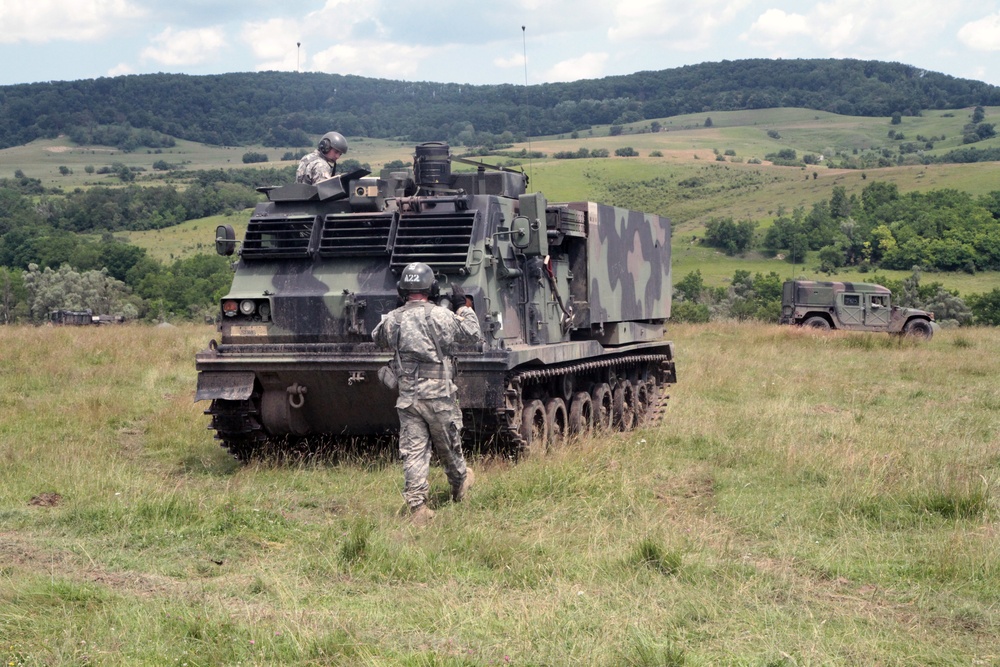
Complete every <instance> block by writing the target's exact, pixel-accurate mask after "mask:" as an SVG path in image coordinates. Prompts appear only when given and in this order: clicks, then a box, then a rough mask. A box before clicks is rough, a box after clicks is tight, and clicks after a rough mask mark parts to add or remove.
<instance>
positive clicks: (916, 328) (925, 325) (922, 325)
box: [903, 320, 934, 340]
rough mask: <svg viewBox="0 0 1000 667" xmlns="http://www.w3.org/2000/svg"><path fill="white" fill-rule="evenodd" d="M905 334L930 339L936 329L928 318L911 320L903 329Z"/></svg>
mask: <svg viewBox="0 0 1000 667" xmlns="http://www.w3.org/2000/svg"><path fill="white" fill-rule="evenodd" d="M903 335H905V336H911V337H913V338H922V339H924V340H930V339H931V336H933V335H934V329H933V328H932V327H931V323H930V322H928V321H927V320H910V321H909V322H907V323H906V327H905V328H904V329H903Z"/></svg>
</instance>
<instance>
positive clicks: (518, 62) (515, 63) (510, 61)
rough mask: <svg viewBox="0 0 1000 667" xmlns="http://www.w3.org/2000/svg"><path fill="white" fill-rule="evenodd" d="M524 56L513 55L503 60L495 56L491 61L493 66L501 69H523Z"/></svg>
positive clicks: (521, 54) (501, 57) (519, 54)
mask: <svg viewBox="0 0 1000 667" xmlns="http://www.w3.org/2000/svg"><path fill="white" fill-rule="evenodd" d="M524 62H525V61H524V54H523V53H515V54H514V55H512V56H510V57H509V58H504V57H503V56H497V57H496V58H494V59H493V64H494V65H496V66H497V67H499V68H501V69H512V68H514V67H524Z"/></svg>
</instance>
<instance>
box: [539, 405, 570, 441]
mask: <svg viewBox="0 0 1000 667" xmlns="http://www.w3.org/2000/svg"><path fill="white" fill-rule="evenodd" d="M545 420H546V421H547V422H548V423H549V438H548V443H549V448H550V449H553V448H556V447H559V446H560V445H562V444H563V443H564V442H566V437H567V436H568V435H569V420H568V418H567V415H566V401H564V400H562V399H561V398H550V399H549V400H548V401H547V402H546V403H545Z"/></svg>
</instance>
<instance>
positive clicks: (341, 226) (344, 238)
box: [319, 213, 395, 257]
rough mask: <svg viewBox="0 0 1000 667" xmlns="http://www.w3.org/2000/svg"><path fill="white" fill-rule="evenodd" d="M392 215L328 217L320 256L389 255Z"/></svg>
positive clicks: (374, 214)
mask: <svg viewBox="0 0 1000 667" xmlns="http://www.w3.org/2000/svg"><path fill="white" fill-rule="evenodd" d="M394 215H395V214H393V213H373V214H371V215H351V216H345V215H328V216H326V218H325V219H324V220H323V229H322V231H321V232H320V237H319V254H320V257H366V256H371V255H386V254H388V252H389V233H390V232H391V231H392V219H393V216H394Z"/></svg>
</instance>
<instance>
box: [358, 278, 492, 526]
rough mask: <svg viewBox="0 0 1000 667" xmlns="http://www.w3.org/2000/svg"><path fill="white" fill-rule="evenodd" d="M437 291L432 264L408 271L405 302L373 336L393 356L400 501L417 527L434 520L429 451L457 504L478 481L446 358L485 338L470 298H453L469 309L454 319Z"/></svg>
mask: <svg viewBox="0 0 1000 667" xmlns="http://www.w3.org/2000/svg"><path fill="white" fill-rule="evenodd" d="M435 288H436V283H435V281H434V271H433V270H432V269H431V268H430V267H429V266H427V265H426V264H421V263H413V264H409V265H407V266H406V268H405V269H403V272H402V274H401V276H400V280H399V293H400V296H401V297H402V298H404V299H405V300H406V303H404V304H403V306H401V307H399V308H397V309H396V310H393V311H392V312H390V313H388V314H387V315H385V316H383V318H382V321H381V322H379V324H378V325H377V326H376V327H375V330H374V331H372V340H374V341H375V342H376V343H377V344H378V345H379V346H381V347H388V348H391V349H393V350H394V351H395V352H396V358H395V362H394V366H395V370H396V373H397V377H398V380H399V398H398V399H397V400H396V411H397V412H398V413H399V452H400V454H401V455H402V457H403V477H404V480H405V487H404V490H403V497H404V498H405V499H406V504H407V505H408V506H409V508H410V511H411V513H412V518H413V521H414V523H416V524H418V525H419V524H424V523H426V522H427V521H429V520H430V519H431V518H433V516H434V512H433V511H432V510H431V509H430V508H429V507H427V492H428V489H429V485H428V482H427V475H428V472H429V469H430V460H431V447H432V446H433V448H434V451H435V452H437V455H438V458H439V459H440V460H441V463H442V465H443V466H444V469H445V473H446V474H447V475H448V482H449V483H450V484H451V491H452V499H453V500H454V501H455V502H461V501H462V499H463V498H464V497H465V494H466V492H467V491H468V489H469V487H471V486H472V483H473V481H474V479H475V475H474V474H473V472H472V470H471V469H470V468H468V467H466V465H465V456H464V455H463V453H462V436H461V430H462V411H461V410H460V409H459V406H458V387H457V386H456V385H455V383H454V382H453V381H452V373H453V371H452V368H451V363H450V361H449V356H450V353H451V351H452V349H453V347H454V346H455V345H457V344H461V343H472V342H478V341H481V340H482V339H483V334H482V331H481V330H480V328H479V318H478V317H477V316H476V313H475V311H474V310H473V309H472V308H471V307H470V304H469V301H470V299H466V298H465V297H464V295H462V294H460V293H459V294H456V295H455V296H454V298H457V299H461V300H462V301H464V303H463V304H462V305H461V306H460V307H458V310H457V312H455V313H452V312H451V311H449V310H448V309H447V308H444V307H442V306H438V305H434V303H432V302H431V301H430V299H431V298H432V297H434V296H436V294H434V292H435V291H436V289H435ZM456 305H458V304H456Z"/></svg>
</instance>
